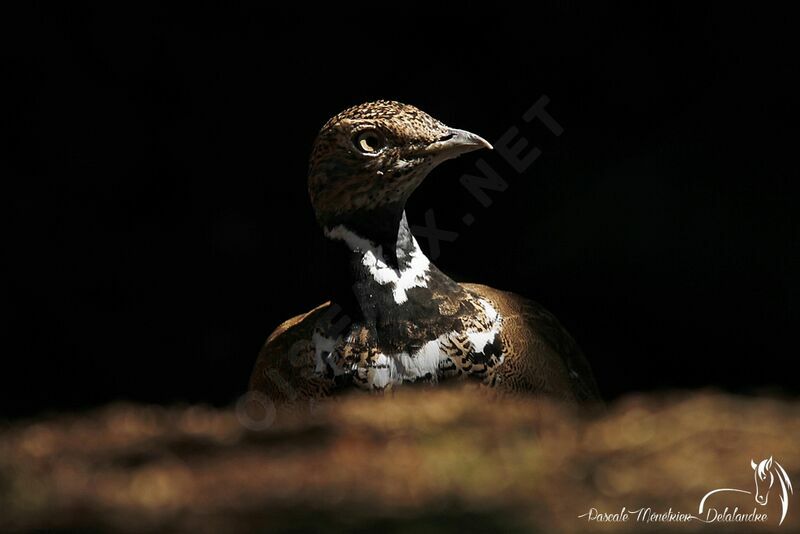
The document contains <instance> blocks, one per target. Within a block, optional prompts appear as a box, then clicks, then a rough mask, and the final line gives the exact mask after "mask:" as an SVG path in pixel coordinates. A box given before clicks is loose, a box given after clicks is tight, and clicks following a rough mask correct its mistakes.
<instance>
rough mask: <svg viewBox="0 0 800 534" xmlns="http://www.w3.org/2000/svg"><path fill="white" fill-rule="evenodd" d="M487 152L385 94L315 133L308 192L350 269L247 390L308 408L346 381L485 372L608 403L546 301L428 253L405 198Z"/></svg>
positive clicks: (521, 386)
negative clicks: (471, 276) (457, 276)
mask: <svg viewBox="0 0 800 534" xmlns="http://www.w3.org/2000/svg"><path fill="white" fill-rule="evenodd" d="M479 148H491V145H489V143H487V142H486V141H484V140H483V139H481V138H480V137H478V136H476V135H474V134H471V133H469V132H466V131H463V130H456V129H452V128H449V127H447V126H445V125H444V124H442V123H441V122H439V121H437V120H436V119H434V118H432V117H430V116H429V115H427V114H426V113H424V112H422V111H420V110H419V109H417V108H415V107H413V106H409V105H406V104H400V103H397V102H388V101H379V102H372V103H367V104H362V105H359V106H356V107H354V108H351V109H348V110H346V111H344V112H342V113H340V114H339V115H337V116H335V117H334V118H332V119H331V120H330V121H328V122H327V123H326V124H325V126H323V128H322V130H321V131H320V133H319V136H318V137H317V140H316V142H315V145H314V149H313V152H312V155H311V162H310V168H309V180H308V184H309V193H310V196H311V200H312V203H313V205H314V210H315V213H316V215H317V219H318V221H319V223H320V224H321V225H322V226H323V229H324V231H325V234H326V236H327V237H328V238H330V239H331V241H332V243H333V244H334V245H335V247H336V248H335V251H334V252H335V254H338V255H339V258H334V259H333V260H332V261H330V262H329V263H330V264H331V265H332V267H331V268H332V269H335V268H336V267H337V266H338V267H340V268H341V271H340V272H337V274H338V275H339V276H336V277H334V280H335V282H334V284H333V286H332V287H331V297H332V298H331V302H328V303H326V304H323V305H321V306H319V307H318V308H315V309H314V310H311V311H310V312H308V313H306V314H304V315H301V316H298V317H295V318H293V319H290V320H289V321H286V322H285V323H283V324H282V325H281V326H279V327H278V329H277V330H275V331H274V332H273V333H272V335H271V336H270V337H269V339H268V340H267V342H266V344H265V345H264V347H263V349H262V350H261V353H260V354H259V357H258V360H257V362H256V365H255V368H254V370H253V374H252V377H251V380H250V388H251V390H255V391H259V392H262V393H265V394H266V395H267V396H268V397H269V398H270V399H272V400H273V401H274V402H276V403H280V404H298V403H300V404H302V403H304V402H306V401H309V400H317V399H322V398H324V397H327V396H329V395H331V394H334V393H336V392H339V391H345V390H348V389H364V390H369V391H384V390H388V389H391V388H393V387H397V386H399V385H403V384H409V383H439V382H445V381H447V382H458V381H462V382H463V381H466V382H477V383H479V384H481V385H482V386H485V387H492V388H495V389H496V390H498V391H506V392H518V393H534V394H545V395H549V396H553V397H556V398H561V399H565V400H571V401H589V402H593V401H600V395H599V393H598V390H597V386H596V384H595V382H594V378H593V376H592V372H591V369H590V368H589V365H588V363H587V362H586V360H585V358H584V356H583V354H582V353H581V351H580V349H579V348H578V346H577V345H576V344H575V342H574V341H573V340H572V338H571V337H570V335H569V334H568V333H567V332H566V330H564V328H563V327H562V326H561V324H560V323H559V322H558V321H557V320H556V319H555V317H553V316H552V315H551V314H550V313H548V312H547V311H546V310H545V309H544V308H542V307H541V306H539V305H538V304H536V303H535V302H532V301H529V300H527V299H524V298H522V297H519V296H517V295H514V294H512V293H507V292H503V291H498V290H496V289H492V288H490V287H487V286H482V285H476V284H458V283H456V282H454V281H453V280H451V279H450V278H448V277H447V276H446V275H444V274H443V273H442V272H441V271H439V270H438V269H437V268H436V267H435V266H434V265H433V264H431V263H430V261H429V260H428V258H426V257H425V255H424V254H423V253H422V251H421V249H420V248H419V245H418V244H417V242H416V240H415V239H414V237H413V236H412V235H411V232H410V230H409V228H408V223H407V221H406V217H405V212H404V207H405V202H406V201H407V200H408V197H409V196H410V195H411V193H413V191H414V190H415V189H416V187H417V186H418V185H419V184H420V183H421V182H422V180H424V178H425V177H426V176H427V174H428V173H429V172H430V171H431V170H432V169H433V168H434V167H435V166H436V165H438V164H439V163H441V162H442V161H445V160H447V159H450V158H453V157H456V156H458V155H460V154H463V153H465V152H469V151H472V150H476V149H479Z"/></svg>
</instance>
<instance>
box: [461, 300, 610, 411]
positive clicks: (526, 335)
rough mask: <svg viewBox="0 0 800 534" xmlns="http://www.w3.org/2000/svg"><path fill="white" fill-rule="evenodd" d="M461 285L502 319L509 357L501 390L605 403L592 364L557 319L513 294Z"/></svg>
mask: <svg viewBox="0 0 800 534" xmlns="http://www.w3.org/2000/svg"><path fill="white" fill-rule="evenodd" d="M462 285H463V286H464V288H465V289H467V290H468V291H471V292H473V293H475V294H477V295H478V296H480V297H482V298H485V299H486V300H488V301H489V302H490V303H491V304H492V305H493V306H494V307H495V308H497V310H498V311H499V312H500V315H501V316H502V317H503V329H502V335H503V342H504V343H505V344H506V346H507V349H506V350H507V354H506V356H505V359H504V362H503V365H502V366H500V369H498V371H497V372H498V373H499V377H498V378H499V379H500V380H499V385H501V387H503V385H505V387H507V388H509V389H511V390H513V391H535V392H543V393H547V394H550V395H553V396H556V397H561V398H566V399H575V400H578V401H585V402H593V401H594V402H599V401H600V400H601V398H602V397H601V396H600V391H599V389H598V387H597V383H596V382H595V379H594V374H593V373H592V370H591V367H590V366H589V362H588V361H587V360H586V357H585V356H584V355H583V352H582V351H581V349H580V347H579V346H578V344H577V343H576V342H575V340H574V339H573V338H572V336H570V334H569V332H567V330H566V329H565V328H564V327H563V326H562V325H561V323H560V322H559V321H558V319H556V318H555V316H554V315H553V314H551V313H550V312H549V311H547V310H546V309H545V308H544V307H543V306H541V305H540V304H538V303H536V302H534V301H532V300H529V299H526V298H523V297H520V296H519V295H515V294H514V293H508V292H505V291H499V290H497V289H494V288H491V287H487V286H483V285H478V284H462Z"/></svg>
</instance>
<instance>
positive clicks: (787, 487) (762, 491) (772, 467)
mask: <svg viewBox="0 0 800 534" xmlns="http://www.w3.org/2000/svg"><path fill="white" fill-rule="evenodd" d="M750 467H752V468H753V478H755V481H756V493H755V495H756V502H757V503H758V504H760V505H762V506H763V505H765V504H767V501H768V500H769V492H770V490H771V489H772V486H773V485H774V484H775V481H776V480H777V481H778V483H779V484H780V491H781V493H780V495H778V498H779V499H780V501H781V523H783V518H784V517H786V512H787V511H788V510H789V494H790V493H794V489H793V488H792V482H791V480H789V475H787V474H786V470H784V468H783V466H781V464H779V463H778V462H776V461H773V460H772V456H770V457H769V458H766V459H764V460H761V461H760V462H758V463H756V462H754V461H753V460H752V459H751V460H750Z"/></svg>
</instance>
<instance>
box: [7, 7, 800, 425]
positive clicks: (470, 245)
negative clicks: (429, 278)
mask: <svg viewBox="0 0 800 534" xmlns="http://www.w3.org/2000/svg"><path fill="white" fill-rule="evenodd" d="M301 7H302V9H298V10H297V12H294V13H291V12H286V11H280V12H276V11H270V10H268V9H264V8H256V7H241V6H240V7H236V8H201V7H196V6H195V7H193V8H191V9H185V10H184V9H171V10H163V9H162V10H160V9H153V10H145V9H143V8H142V7H130V8H128V9H125V8H111V7H105V8H98V9H76V8H69V9H66V8H63V9H37V8H31V9H29V10H28V11H26V12H21V13H19V12H18V13H13V14H10V13H6V14H4V16H3V17H2V19H0V20H2V23H0V24H2V28H1V29H2V30H3V32H2V35H3V41H2V45H3V51H2V54H3V80H4V82H3V86H4V89H5V90H6V91H7V92H6V93H5V96H4V97H3V102H2V109H3V116H2V121H3V124H4V125H5V128H4V133H3V139H2V141H3V148H4V151H7V152H6V155H5V156H3V157H2V159H1V160H0V172H2V175H3V180H2V182H3V189H4V194H3V201H4V202H3V204H4V205H5V208H4V211H5V213H6V215H7V217H8V222H7V224H6V228H5V230H6V232H4V233H5V234H6V237H5V238H4V241H5V243H4V244H5V261H4V263H5V264H6V267H7V268H8V274H7V275H6V282H7V284H5V286H6V287H5V288H4V297H3V301H4V304H5V306H6V307H7V310H6V311H7V314H6V317H7V318H6V320H5V323H6V328H7V329H8V333H9V334H10V337H9V341H8V342H7V343H6V344H5V347H6V350H4V351H3V352H4V354H3V361H4V363H3V366H4V368H3V370H2V371H0V376H2V377H3V379H4V380H3V381H4V382H6V384H5V387H4V388H3V393H4V396H5V397H6V398H5V399H4V402H3V407H2V410H0V415H6V416H18V415H23V414H33V413H38V412H40V411H43V410H44V411H50V410H64V409H76V408H81V407H86V406H90V405H95V404H98V403H102V402H106V401H109V400H112V399H119V398H122V399H132V400H141V401H148V402H174V401H192V402H194V401H201V402H211V403H216V404H225V403H228V402H231V401H232V400H234V399H235V398H236V397H237V395H238V394H240V393H241V392H243V391H244V390H245V388H246V384H247V379H248V375H249V372H250V368H251V366H252V364H253V362H254V359H255V356H256V354H257V352H258V350H259V348H260V346H261V344H262V343H263V341H264V340H265V339H266V337H267V336H268V335H269V333H270V331H271V330H272V329H273V328H274V327H275V326H276V325H277V324H278V323H279V322H281V321H282V320H284V319H286V318H289V317H291V316H293V315H295V314H298V313H301V312H303V311H306V310H308V309H309V308H311V307H313V306H316V305H317V304H319V303H320V302H322V301H324V300H326V277H325V258H324V256H322V255H321V250H322V244H323V239H322V238H321V233H320V231H319V229H318V228H317V227H316V224H315V221H314V218H313V213H312V210H311V207H310V203H309V201H308V199H307V193H306V183H305V179H306V166H307V158H308V154H309V151H310V148H311V144H312V142H313V139H314V136H315V134H316V132H317V130H318V129H319V127H320V126H321V125H322V123H323V122H324V121H325V120H326V119H327V118H328V117H329V116H331V115H333V114H335V113H337V112H339V111H340V110H342V109H344V108H345V107H348V106H350V105H353V104H356V103H359V102H362V101H366V100H371V99H377V98H389V99H396V100H401V101H405V102H408V103H411V104H414V105H417V106H418V107H420V108H422V109H423V110H425V111H427V112H429V113H430V114H432V115H433V116H435V117H437V118H439V119H441V120H443V121H444V122H446V123H448V124H450V125H452V126H456V127H459V128H464V129H468V130H471V131H474V132H476V133H479V134H481V135H482V136H484V137H486V138H487V139H489V140H491V141H494V140H496V139H497V138H498V137H499V136H500V135H502V133H503V132H505V131H506V130H507V129H508V128H509V127H510V126H514V125H516V126H518V127H519V128H520V129H521V131H522V132H523V134H524V135H525V136H526V137H528V138H529V139H530V140H531V142H532V143H533V144H536V145H537V146H539V147H540V148H541V150H542V156H541V157H540V158H539V160H538V161H536V162H535V163H534V165H533V166H532V167H531V168H530V169H529V171H528V172H526V173H525V174H524V175H517V174H516V173H515V172H514V171H513V170H512V169H511V168H510V167H509V166H508V165H507V164H506V163H505V162H504V161H503V160H502V159H501V158H500V156H499V155H498V154H497V153H496V152H495V153H485V154H481V156H482V157H484V158H486V159H487V161H489V163H490V164H491V165H492V166H493V167H495V168H496V169H497V170H498V171H499V172H500V173H501V174H502V175H503V177H504V178H505V179H506V180H507V181H508V182H509V183H510V186H509V189H508V191H507V192H504V193H493V194H492V198H493V204H492V205H491V206H490V207H489V208H486V209H484V208H482V207H480V206H479V205H478V203H477V202H476V201H475V200H474V199H473V198H472V197H471V196H470V194H469V193H468V192H467V191H466V190H464V189H463V188H462V187H461V186H460V185H459V182H458V178H459V176H460V175H461V174H463V173H465V172H470V171H473V172H474V169H475V160H476V159H477V157H478V156H477V155H469V156H466V157H464V158H461V159H460V160H457V161H454V162H451V163H448V164H446V165H444V166H443V167H441V168H440V169H438V170H437V171H435V172H434V174H433V175H432V176H431V177H430V179H429V180H428V181H427V182H426V183H425V184H424V185H423V186H422V187H421V188H420V190H419V191H418V193H417V194H416V196H415V197H414V198H413V199H412V201H411V205H410V206H409V219H410V220H411V222H412V224H421V223H422V221H423V214H424V213H425V211H426V210H427V209H428V208H434V210H435V214H436V218H437V222H438V225H439V226H440V227H442V228H446V229H454V230H457V231H459V232H460V234H461V235H460V237H459V239H458V240H457V241H456V242H454V243H445V244H443V248H442V254H441V257H440V258H439V259H438V260H437V264H438V265H439V267H440V268H442V269H443V270H444V271H445V272H448V273H451V274H452V275H453V276H454V277H456V278H457V279H460V280H465V281H475V282H482V283H486V284H490V285H493V286H497V287H500V288H504V289H508V290H513V291H515V292H518V293H521V294H524V295H526V296H529V297H531V298H534V299H535V300H538V301H540V302H541V303H543V304H544V305H546V306H547V307H549V308H550V309H551V310H552V311H553V312H554V313H555V314H556V315H557V316H558V317H559V318H560V319H561V321H562V322H563V323H564V324H565V325H566V326H567V327H568V328H569V329H570V331H571V332H572V333H573V335H574V336H575V337H576V338H577V339H578V341H579V343H580V344H581V345H582V346H583V348H584V350H585V352H586V353H587V355H588V357H589V358H590V360H591V362H592V364H593V366H594V368H595V371H596V375H597V378H598V381H599V383H600V386H601V389H602V390H603V392H604V394H605V395H606V397H607V398H609V399H612V398H614V397H617V396H619V395H621V394H624V393H627V392H632V391H641V390H654V389H665V388H694V387H702V386H715V387H722V388H725V389H728V390H732V391H736V392H743V393H753V392H762V391H778V392H780V391H783V392H788V393H797V392H798V381H797V380H796V379H795V378H793V376H792V373H790V372H789V366H790V365H791V363H793V362H794V360H795V359H796V357H797V356H796V355H797V352H796V347H795V327H796V325H797V324H798V318H799V317H798V308H797V304H798V278H797V272H798V267H799V265H798V250H797V245H798V217H797V216H796V213H795V212H796V206H797V200H798V198H797V196H796V194H795V193H796V190H797V186H796V178H797V171H796V162H797V157H796V139H797V136H796V130H795V128H796V124H797V123H796V120H795V118H794V117H795V115H794V113H793V111H794V110H793V109H791V110H790V108H794V99H795V97H796V94H797V87H796V86H795V85H794V84H792V83H790V82H791V81H792V78H793V76H794V75H795V74H796V70H797V64H798V62H797V60H796V57H795V55H794V54H795V51H796V48H795V46H794V45H795V43H793V42H790V39H789V38H790V36H791V35H792V34H793V33H794V32H795V28H794V26H793V24H792V22H791V21H790V20H789V17H788V16H786V15H784V14H781V13H775V14H765V13H763V12H760V11H755V10H752V11H749V12H748V11H740V10H739V9H738V8H737V9H736V10H734V9H731V8H727V9H724V8H719V9H712V8H705V7H704V8H698V7H694V8H691V9H679V8H676V7H669V6H661V7H647V8H643V7H633V8H632V7H627V8H624V9H623V8H618V9H610V8H609V7H607V6H601V5H594V4H593V5H592V6H588V7H587V6H581V7H577V6H573V5H572V4H571V3H558V4H548V5H545V6H538V7H531V8H529V10H528V11H515V7H513V6H508V7H506V8H504V9H498V10H496V11H495V12H493V13H486V12H484V11H478V10H475V9H471V8H468V7H465V6H461V7H454V8H452V9H451V10H450V11H448V12H446V13H444V12H443V13H439V14H437V13H433V12H432V11H431V9H432V8H431V7H430V6H429V7H427V8H425V9H424V10H418V11H415V10H408V11H405V12H401V11H398V10H394V11H390V10H385V11H384V10H376V11H374V12H371V11H372V10H371V8H370V6H367V5H364V6H361V9H360V10H359V11H360V14H361V16H360V17H358V18H356V17H354V16H351V15H350V14H347V15H345V14H343V13H335V12H334V13H321V12H318V11H317V10H316V9H311V7H310V6H301ZM311 15H314V16H315V18H314V19H313V20H312V19H311V18H310V17H311ZM9 90H10V92H8V91H9ZM543 94H545V95H547V96H548V97H549V98H550V100H551V103H550V105H549V106H548V110H549V111H550V113H551V114H552V115H553V116H554V117H555V118H556V119H557V120H558V121H559V122H560V123H561V124H562V125H563V127H564V129H565V132H564V134H563V135H562V136H561V137H558V138H556V137H554V136H553V135H551V134H550V133H549V132H548V131H547V130H546V129H545V128H543V127H542V126H541V125H540V124H531V125H525V124H524V123H523V121H522V120H521V115H522V113H523V112H524V111H525V110H526V109H528V107H529V106H530V105H531V104H533V103H534V102H535V101H536V100H537V99H538V98H539V97H540V96H541V95H543ZM467 212H470V213H473V214H474V215H475V223H474V224H473V225H472V226H471V227H470V228H467V227H465V226H464V225H463V223H461V222H460V221H461V217H462V216H463V215H464V214H465V213H467ZM421 244H422V245H423V247H426V246H427V243H426V241H425V240H424V239H423V240H421ZM270 272H272V273H273V274H270Z"/></svg>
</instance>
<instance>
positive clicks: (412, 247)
mask: <svg viewBox="0 0 800 534" xmlns="http://www.w3.org/2000/svg"><path fill="white" fill-rule="evenodd" d="M373 215H377V214H373ZM381 215H382V217H371V218H370V217H367V216H366V214H364V216H363V217H358V218H351V219H349V220H347V221H343V222H341V223H340V224H337V225H336V226H333V227H326V228H325V235H326V236H327V237H328V239H330V240H331V242H332V243H333V244H334V247H333V249H334V258H333V261H334V262H335V263H336V264H338V268H337V267H336V266H334V273H335V276H334V279H333V280H332V282H333V285H334V287H333V299H334V302H336V303H337V304H339V305H340V306H342V307H343V308H344V309H345V311H346V312H347V313H348V314H349V315H350V316H351V317H352V318H354V319H355V318H361V319H364V320H366V321H367V322H372V321H374V320H376V318H377V317H378V316H379V315H383V316H386V315H387V314H389V315H396V314H401V315H402V313H401V310H402V311H405V310H410V309H411V308H413V307H415V306H417V304H416V301H418V300H424V299H429V297H430V294H431V290H432V289H433V287H429V286H432V284H431V282H432V280H433V281H435V287H436V288H437V289H441V290H446V291H459V290H460V286H458V284H456V283H455V282H453V281H452V280H450V279H449V278H447V277H445V276H444V275H443V274H442V273H441V271H439V270H438V269H436V267H435V266H434V265H433V264H432V263H431V262H430V260H429V259H428V258H427V256H425V253H424V252H422V250H421V249H420V247H419V244H418V243H417V240H416V239H414V236H413V235H412V234H411V230H410V229H409V226H408V221H407V220H406V215H405V211H402V210H400V211H399V213H397V214H396V216H395V214H394V213H391V212H388V213H382V214H381ZM368 220H369V221H371V222H369V223H367V221H368ZM342 269H343V270H344V272H342Z"/></svg>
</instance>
